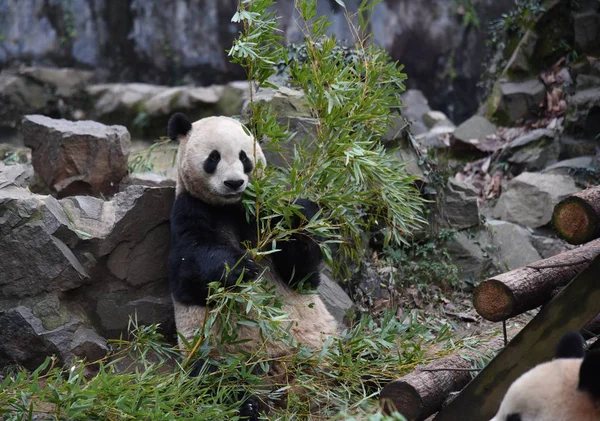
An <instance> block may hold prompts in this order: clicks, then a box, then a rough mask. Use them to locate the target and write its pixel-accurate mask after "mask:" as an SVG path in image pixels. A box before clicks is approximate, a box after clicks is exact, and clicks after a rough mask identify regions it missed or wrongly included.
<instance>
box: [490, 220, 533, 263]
mask: <svg viewBox="0 0 600 421" xmlns="http://www.w3.org/2000/svg"><path fill="white" fill-rule="evenodd" d="M487 225H488V229H489V230H490V232H491V233H492V244H493V245H494V246H495V247H496V252H495V253H494V258H495V259H496V261H497V266H498V267H499V268H501V269H503V270H506V271H509V270H512V269H516V268H519V267H522V266H525V265H528V264H530V263H533V262H536V261H538V260H541V259H542V258H541V256H540V255H539V253H538V252H537V250H536V249H535V247H534V246H533V245H532V242H531V241H532V238H531V233H530V232H529V231H528V230H526V229H525V228H523V227H521V226H519V225H516V224H513V223H510V222H505V221H495V220H491V221H487Z"/></svg>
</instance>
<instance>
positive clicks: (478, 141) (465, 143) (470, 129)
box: [452, 115, 496, 152]
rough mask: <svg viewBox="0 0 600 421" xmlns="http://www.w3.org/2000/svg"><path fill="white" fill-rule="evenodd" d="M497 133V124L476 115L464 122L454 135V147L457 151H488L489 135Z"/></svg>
mask: <svg viewBox="0 0 600 421" xmlns="http://www.w3.org/2000/svg"><path fill="white" fill-rule="evenodd" d="M495 133H496V126H495V125H494V124H492V123H490V122H489V121H488V120H487V119H486V118H485V117H482V116H479V115H475V116H473V117H471V118H470V119H468V120H467V121H465V122H464V123H462V124H461V125H460V126H458V127H457V128H456V130H454V133H453V135H452V140H453V141H452V149H453V150H455V151H469V152H472V151H475V150H481V151H488V150H487V149H488V148H486V147H485V144H486V141H487V137H488V136H491V135H493V134H495Z"/></svg>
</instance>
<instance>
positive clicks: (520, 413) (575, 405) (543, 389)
mask: <svg viewBox="0 0 600 421" xmlns="http://www.w3.org/2000/svg"><path fill="white" fill-rule="evenodd" d="M491 421H600V353H598V352H594V353H589V354H588V355H585V351H584V342H583V337H581V335H580V334H579V333H577V332H569V333H567V334H566V335H565V336H564V337H563V338H562V340H561V341H560V343H559V344H558V346H557V349H556V355H555V359H554V360H552V361H550V362H546V363H543V364H540V365H538V366H536V367H534V368H533V369H531V370H529V371H528V372H526V373H525V374H523V375H522V376H521V377H519V378H518V379H517V380H515V381H514V383H513V384H512V385H511V386H510V388H509V389H508V391H507V392H506V395H505V396H504V399H503V400H502V403H501V405H500V409H499V410H498V413H497V414H496V416H495V417H494V418H492V420H491Z"/></svg>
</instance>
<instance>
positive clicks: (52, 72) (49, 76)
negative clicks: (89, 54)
mask: <svg viewBox="0 0 600 421" xmlns="http://www.w3.org/2000/svg"><path fill="white" fill-rule="evenodd" d="M19 74H20V75H22V76H25V77H27V78H29V79H32V80H34V81H36V82H39V83H40V84H42V85H46V86H49V87H51V88H52V89H54V92H55V93H56V95H58V96H60V97H63V98H68V97H70V96H72V95H74V94H76V93H81V92H83V90H84V87H85V85H87V83H88V82H89V81H90V80H91V79H92V77H93V76H94V73H93V72H90V71H87V70H80V69H67V68H63V69H57V68H52V67H26V68H24V69H21V70H20V71H19Z"/></svg>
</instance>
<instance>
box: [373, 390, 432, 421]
mask: <svg viewBox="0 0 600 421" xmlns="http://www.w3.org/2000/svg"><path fill="white" fill-rule="evenodd" d="M379 403H380V405H381V408H382V409H383V411H384V412H385V413H386V414H391V413H393V412H399V413H400V414H402V415H403V416H404V418H406V419H407V421H417V420H420V419H421V414H422V413H423V409H424V403H423V399H421V396H420V394H419V392H418V391H417V390H416V389H415V388H414V387H413V386H412V385H410V384H409V383H407V382H405V381H403V380H395V381H393V382H390V383H388V384H387V385H385V387H384V388H383V389H382V390H381V393H380V394H379Z"/></svg>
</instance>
